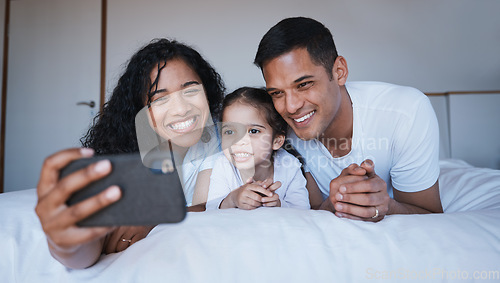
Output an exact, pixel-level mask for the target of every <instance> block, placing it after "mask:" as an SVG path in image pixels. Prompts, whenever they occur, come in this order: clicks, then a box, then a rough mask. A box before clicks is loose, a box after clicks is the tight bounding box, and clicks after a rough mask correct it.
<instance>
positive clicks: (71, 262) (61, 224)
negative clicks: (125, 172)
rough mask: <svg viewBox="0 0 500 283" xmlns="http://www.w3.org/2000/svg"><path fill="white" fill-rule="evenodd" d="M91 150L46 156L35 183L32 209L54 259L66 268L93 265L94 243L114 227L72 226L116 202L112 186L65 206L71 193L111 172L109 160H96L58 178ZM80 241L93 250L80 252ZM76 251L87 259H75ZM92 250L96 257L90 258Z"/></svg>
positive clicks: (74, 150)
mask: <svg viewBox="0 0 500 283" xmlns="http://www.w3.org/2000/svg"><path fill="white" fill-rule="evenodd" d="M93 153H94V152H93V150H91V149H80V148H73V149H68V150H63V151H60V152H58V153H55V154H53V155H52V156H49V157H48V158H46V159H45V161H44V163H43V166H42V171H41V173H40V180H39V182H38V186H37V194H38V203H37V205H36V208H35V211H36V214H37V215H38V218H39V219H40V223H41V224H42V228H43V231H44V232H45V234H46V236H47V241H48V243H49V248H50V251H51V253H52V254H53V256H54V257H55V258H56V259H58V260H59V261H61V262H62V263H63V264H65V265H66V266H70V267H86V266H89V265H91V264H93V263H94V262H95V260H97V258H98V256H99V255H100V253H101V250H102V246H100V247H101V250H99V251H94V250H97V249H98V248H99V245H98V244H95V243H97V242H98V240H100V239H103V238H104V236H105V235H106V234H107V233H109V232H111V231H112V230H113V229H114V228H112V227H91V228H81V227H78V226H76V223H77V222H78V221H80V220H82V219H84V218H86V217H88V216H90V215H91V214H93V213H95V212H96V211H98V210H100V209H102V208H104V207H106V206H108V205H110V204H111V203H113V202H115V201H117V200H118V199H119V198H120V196H121V191H120V189H119V188H118V187H116V186H112V187H110V188H108V189H106V190H104V191H103V192H101V193H99V194H98V195H96V196H93V197H91V198H89V199H86V200H84V201H82V202H80V203H78V204H75V205H73V206H71V207H68V206H67V205H66V201H67V200H68V198H69V197H70V196H71V194H73V193H74V192H76V191H78V190H80V189H82V188H83V187H85V186H86V185H87V184H89V183H91V182H93V181H95V180H98V179H101V178H103V177H104V176H106V175H108V174H109V173H110V172H111V163H109V161H100V162H98V163H94V164H91V165H89V166H88V167H86V168H84V169H81V170H79V171H77V172H74V173H73V174H70V175H68V176H66V177H65V178H63V179H61V180H59V174H60V170H61V169H62V168H64V167H65V166H66V165H68V164H69V163H70V162H71V161H73V160H76V159H79V158H83V157H90V156H92V155H93ZM91 243H92V244H91ZM84 244H91V245H92V247H93V251H92V252H91V251H82V249H80V248H82V247H83V246H84ZM101 244H102V242H101ZM83 250H85V249H83ZM79 252H81V253H83V254H85V257H86V258H87V261H86V260H85V259H82V258H78V257H79V256H78V255H77V253H79ZM95 253H97V257H96V258H92V257H94V256H95ZM74 257H76V258H74ZM82 257H83V256H82ZM92 261H93V262H92Z"/></svg>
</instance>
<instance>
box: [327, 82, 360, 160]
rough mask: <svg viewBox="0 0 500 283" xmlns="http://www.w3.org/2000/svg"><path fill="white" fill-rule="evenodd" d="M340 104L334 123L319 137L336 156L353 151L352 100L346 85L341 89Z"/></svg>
mask: <svg viewBox="0 0 500 283" xmlns="http://www.w3.org/2000/svg"><path fill="white" fill-rule="evenodd" d="M340 93H341V97H340V105H339V108H338V111H337V114H336V115H335V118H334V119H333V121H332V123H331V124H330V125H329V126H328V127H327V128H326V130H325V132H324V133H323V134H322V135H321V136H320V137H319V141H321V143H323V145H324V146H325V147H326V148H327V149H328V151H329V152H330V153H331V154H332V156H334V157H340V156H344V155H346V154H348V153H349V152H350V151H351V145H352V133H353V110H352V102H351V98H350V96H349V94H348V93H347V89H346V88H345V86H342V87H341V90H340Z"/></svg>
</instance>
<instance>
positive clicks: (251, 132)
mask: <svg viewBox="0 0 500 283" xmlns="http://www.w3.org/2000/svg"><path fill="white" fill-rule="evenodd" d="M248 133H250V134H258V133H260V131H259V130H257V129H250V130H249V131H248Z"/></svg>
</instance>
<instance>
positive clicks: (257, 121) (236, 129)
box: [221, 101, 284, 170]
mask: <svg viewBox="0 0 500 283" xmlns="http://www.w3.org/2000/svg"><path fill="white" fill-rule="evenodd" d="M222 124H223V125H222V131H221V132H222V147H223V148H224V155H225V156H226V158H227V159H228V160H230V161H231V162H232V163H233V164H234V166H236V168H238V169H240V170H248V169H255V170H258V169H259V168H267V167H269V166H270V165H271V164H272V163H271V156H272V153H273V150H278V149H279V148H280V147H281V145H282V144H283V139H282V138H284V137H283V136H277V137H276V138H273V130H272V128H271V126H270V125H269V124H268V122H267V121H266V119H265V117H264V115H262V114H261V113H260V111H259V110H258V109H256V108H255V107H253V106H251V105H248V104H245V103H241V102H239V101H236V102H234V103H233V104H231V105H229V106H227V107H226V108H225V109H224V113H223V114H222ZM243 132H244V133H243Z"/></svg>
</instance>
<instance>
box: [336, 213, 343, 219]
mask: <svg viewBox="0 0 500 283" xmlns="http://www.w3.org/2000/svg"><path fill="white" fill-rule="evenodd" d="M335 215H337V217H340V218H342V217H344V215H343V214H341V213H338V212H335Z"/></svg>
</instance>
